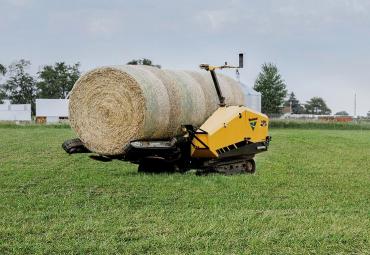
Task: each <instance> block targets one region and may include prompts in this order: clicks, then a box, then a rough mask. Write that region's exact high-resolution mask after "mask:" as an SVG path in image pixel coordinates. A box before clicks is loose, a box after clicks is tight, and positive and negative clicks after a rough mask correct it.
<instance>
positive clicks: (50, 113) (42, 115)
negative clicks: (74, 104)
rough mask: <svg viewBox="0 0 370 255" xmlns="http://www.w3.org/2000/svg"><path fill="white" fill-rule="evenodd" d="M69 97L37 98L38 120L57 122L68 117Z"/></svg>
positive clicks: (40, 121) (41, 121)
mask: <svg viewBox="0 0 370 255" xmlns="http://www.w3.org/2000/svg"><path fill="white" fill-rule="evenodd" d="M68 103H69V100H68V99H36V122H39V123H57V122H61V121H63V120H66V119H68Z"/></svg>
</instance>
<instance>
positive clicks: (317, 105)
mask: <svg viewBox="0 0 370 255" xmlns="http://www.w3.org/2000/svg"><path fill="white" fill-rule="evenodd" d="M305 108H306V113H308V114H316V115H329V114H331V110H330V109H329V107H328V106H327V105H326V103H325V101H324V99H322V98H321V97H313V98H311V99H310V100H309V101H307V103H306V105H305Z"/></svg>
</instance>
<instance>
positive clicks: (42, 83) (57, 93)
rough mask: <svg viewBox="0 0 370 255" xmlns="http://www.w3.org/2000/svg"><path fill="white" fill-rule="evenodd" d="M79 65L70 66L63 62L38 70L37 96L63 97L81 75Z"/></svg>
mask: <svg viewBox="0 0 370 255" xmlns="http://www.w3.org/2000/svg"><path fill="white" fill-rule="evenodd" d="M79 67H80V64H79V63H77V64H74V65H72V66H70V65H66V64H65V63H64V62H57V63H55V64H54V65H53V66H51V65H47V66H44V67H43V68H42V70H41V71H40V72H38V79H39V81H38V82H37V84H36V86H37V88H38V97H40V98H50V99H53V98H65V97H66V96H67V94H68V93H69V91H71V89H72V88H73V85H74V84H75V82H76V81H77V80H78V78H79V77H80V75H81V73H80V71H79Z"/></svg>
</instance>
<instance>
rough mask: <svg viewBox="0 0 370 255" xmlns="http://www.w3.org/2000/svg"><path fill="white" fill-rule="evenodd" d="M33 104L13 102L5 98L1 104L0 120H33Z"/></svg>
mask: <svg viewBox="0 0 370 255" xmlns="http://www.w3.org/2000/svg"><path fill="white" fill-rule="evenodd" d="M31 120H32V119H31V104H11V103H10V100H3V104H0V121H31Z"/></svg>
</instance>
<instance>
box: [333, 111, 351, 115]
mask: <svg viewBox="0 0 370 255" xmlns="http://www.w3.org/2000/svg"><path fill="white" fill-rule="evenodd" d="M334 115H337V116H349V113H348V112H346V111H340V112H337V113H336V114H334Z"/></svg>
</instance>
